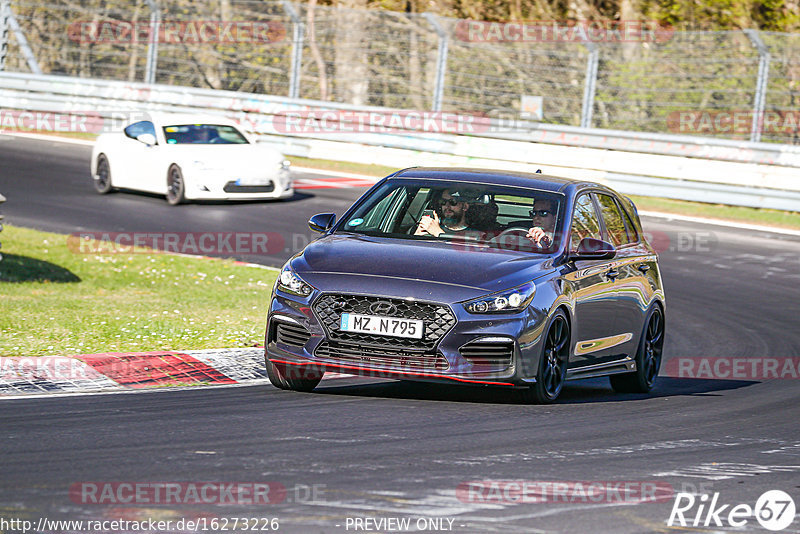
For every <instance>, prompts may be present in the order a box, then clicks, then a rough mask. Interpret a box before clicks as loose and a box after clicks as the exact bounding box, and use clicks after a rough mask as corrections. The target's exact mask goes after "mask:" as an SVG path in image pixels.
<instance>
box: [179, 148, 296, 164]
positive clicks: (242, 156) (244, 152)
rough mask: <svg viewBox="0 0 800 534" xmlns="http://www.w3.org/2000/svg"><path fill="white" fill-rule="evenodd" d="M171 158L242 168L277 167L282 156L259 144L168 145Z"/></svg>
mask: <svg viewBox="0 0 800 534" xmlns="http://www.w3.org/2000/svg"><path fill="white" fill-rule="evenodd" d="M168 150H169V152H170V153H171V154H172V157H173V158H178V159H179V160H180V161H182V162H185V161H188V162H189V163H193V162H194V161H201V162H203V166H204V167H208V168H215V169H216V168H220V169H222V168H224V169H231V168H243V169H253V168H258V169H267V168H268V169H270V170H272V168H277V167H278V165H280V163H281V162H282V161H283V156H282V155H281V153H280V152H278V151H277V150H275V149H273V148H270V147H267V146H259V145H252V144H251V145H244V144H242V145H192V144H185V145H170V146H169V148H168Z"/></svg>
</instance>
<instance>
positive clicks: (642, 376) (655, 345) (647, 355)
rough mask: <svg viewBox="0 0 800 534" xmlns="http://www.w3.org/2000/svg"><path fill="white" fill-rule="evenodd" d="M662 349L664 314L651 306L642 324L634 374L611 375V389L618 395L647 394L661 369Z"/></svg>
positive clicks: (657, 307) (656, 307)
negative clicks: (642, 329) (642, 328)
mask: <svg viewBox="0 0 800 534" xmlns="http://www.w3.org/2000/svg"><path fill="white" fill-rule="evenodd" d="M663 348H664V312H663V311H661V307H660V306H658V305H655V306H653V309H652V310H650V313H649V314H648V315H647V320H646V321H645V323H644V331H643V332H642V338H641V339H640V340H639V350H638V351H637V352H636V372H633V373H624V374H619V375H611V376H610V377H608V378H609V380H610V382H611V387H612V388H614V391H616V392H618V393H647V392H649V391H650V390H651V389H653V384H655V381H656V378H657V377H658V371H659V369H660V368H661V352H662V349H663Z"/></svg>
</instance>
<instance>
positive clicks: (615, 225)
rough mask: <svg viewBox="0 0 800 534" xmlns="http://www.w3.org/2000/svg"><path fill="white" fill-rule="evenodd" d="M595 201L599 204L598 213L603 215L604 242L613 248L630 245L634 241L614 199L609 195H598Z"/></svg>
mask: <svg viewBox="0 0 800 534" xmlns="http://www.w3.org/2000/svg"><path fill="white" fill-rule="evenodd" d="M597 200H598V201H599V203H600V211H601V212H602V214H603V222H604V223H605V226H606V234H607V235H606V241H609V242H610V243H611V244H612V245H614V246H615V247H621V246H623V245H628V244H630V243H632V242H633V241H634V239H633V238H632V236H631V235H630V234H629V231H628V228H627V226H626V224H625V220H624V219H623V216H622V213H621V212H620V209H619V206H618V205H617V202H616V201H615V200H614V198H613V197H611V196H609V195H602V194H598V195H597Z"/></svg>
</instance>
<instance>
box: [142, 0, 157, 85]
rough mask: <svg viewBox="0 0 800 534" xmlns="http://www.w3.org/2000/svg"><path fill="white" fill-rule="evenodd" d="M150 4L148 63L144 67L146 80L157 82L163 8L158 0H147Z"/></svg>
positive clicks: (147, 81) (146, 81)
mask: <svg viewBox="0 0 800 534" xmlns="http://www.w3.org/2000/svg"><path fill="white" fill-rule="evenodd" d="M147 5H148V6H150V39H149V41H148V43H147V64H146V66H145V68H144V82H145V83H155V81H156V68H157V67H158V39H159V35H158V34H159V28H158V27H159V25H160V23H161V10H160V9H159V7H158V0H147Z"/></svg>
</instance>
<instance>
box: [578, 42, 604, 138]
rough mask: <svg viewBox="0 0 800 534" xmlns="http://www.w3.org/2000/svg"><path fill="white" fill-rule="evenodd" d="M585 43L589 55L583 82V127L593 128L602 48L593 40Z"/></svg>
mask: <svg viewBox="0 0 800 534" xmlns="http://www.w3.org/2000/svg"><path fill="white" fill-rule="evenodd" d="M583 44H584V45H585V46H586V48H588V49H589V57H588V58H587V60H586V80H585V81H584V84H583V105H582V106H581V128H591V127H592V112H593V111H594V93H595V88H596V87H597V65H598V63H599V62H600V50H599V49H598V47H597V45H596V44H594V43H592V42H589V41H585V42H584V43H583Z"/></svg>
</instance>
